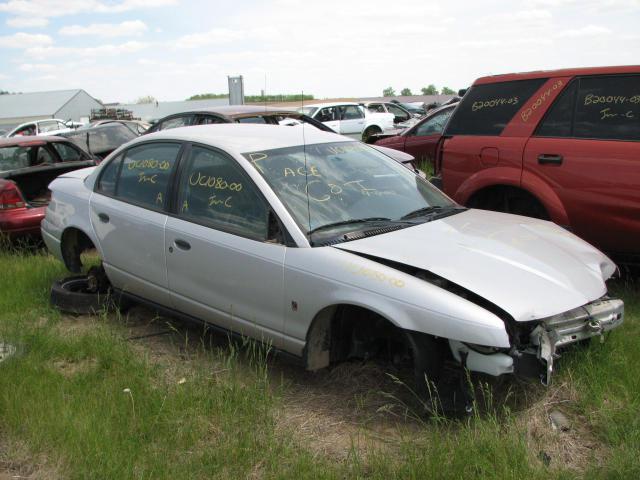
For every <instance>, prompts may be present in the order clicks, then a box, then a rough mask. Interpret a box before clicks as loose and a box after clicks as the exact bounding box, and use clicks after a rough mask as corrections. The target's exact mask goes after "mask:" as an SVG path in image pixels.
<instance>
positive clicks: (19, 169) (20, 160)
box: [0, 137, 96, 239]
mask: <svg viewBox="0 0 640 480" xmlns="http://www.w3.org/2000/svg"><path fill="white" fill-rule="evenodd" d="M95 164H96V163H95V160H94V159H93V158H92V157H91V156H90V155H88V154H87V153H86V152H84V151H83V150H81V149H80V148H78V147H77V146H76V145H74V144H73V143H71V142H69V141H68V140H65V139H64V138H59V137H14V138H10V139H0V234H2V235H4V236H8V237H10V238H12V239H15V238H20V237H25V236H36V237H39V236H40V222H41V221H42V219H43V218H44V214H45V207H46V205H47V203H49V190H48V188H47V185H49V183H50V182H51V181H52V180H53V179H54V178H55V177H57V176H58V175H60V174H62V173H66V172H69V171H72V170H77V169H79V168H84V167H88V166H91V165H95Z"/></svg>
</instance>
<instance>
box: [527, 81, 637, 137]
mask: <svg viewBox="0 0 640 480" xmlns="http://www.w3.org/2000/svg"><path fill="white" fill-rule="evenodd" d="M536 136H539V137H561V138H563V137H566V138H590V139H600V140H636V141H637V140H640V75H619V76H599V77H582V78H579V79H576V80H574V81H573V82H572V83H571V84H570V85H569V86H568V87H567V89H566V90H565V91H564V92H562V94H561V95H560V97H559V98H558V99H557V100H556V101H555V103H554V104H553V106H552V107H551V108H550V109H549V112H548V113H547V115H546V116H545V118H544V119H543V121H542V122H541V123H540V126H539V127H538V129H537V131H536Z"/></svg>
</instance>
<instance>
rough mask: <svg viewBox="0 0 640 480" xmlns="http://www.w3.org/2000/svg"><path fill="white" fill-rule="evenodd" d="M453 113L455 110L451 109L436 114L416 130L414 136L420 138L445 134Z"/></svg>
mask: <svg viewBox="0 0 640 480" xmlns="http://www.w3.org/2000/svg"><path fill="white" fill-rule="evenodd" d="M452 112H453V108H450V109H448V110H446V111H444V112H439V113H436V114H435V115H434V116H433V117H431V118H429V119H428V120H427V121H425V122H424V123H423V124H422V125H420V126H418V128H416V130H415V132H414V135H416V136H418V137H422V136H426V135H439V134H441V133H442V132H443V130H444V127H445V126H446V125H447V121H448V120H449V117H450V116H451V113H452Z"/></svg>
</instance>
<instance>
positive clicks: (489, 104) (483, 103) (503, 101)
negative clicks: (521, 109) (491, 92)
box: [471, 97, 520, 112]
mask: <svg viewBox="0 0 640 480" xmlns="http://www.w3.org/2000/svg"><path fill="white" fill-rule="evenodd" d="M518 103H520V99H519V98H518V97H511V98H494V99H491V100H479V101H476V102H473V105H471V111H472V112H477V111H478V110H482V109H483V108H494V107H501V106H503V105H518Z"/></svg>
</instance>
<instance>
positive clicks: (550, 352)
mask: <svg viewBox="0 0 640 480" xmlns="http://www.w3.org/2000/svg"><path fill="white" fill-rule="evenodd" d="M623 319H624V303H623V301H622V300H619V299H613V298H611V299H609V298H608V299H600V300H598V301H595V302H592V303H589V304H587V305H585V306H583V307H579V308H576V309H573V310H570V311H568V312H565V313H561V314H559V315H555V316H553V317H549V318H545V319H544V320H542V321H541V322H540V324H539V325H538V326H537V327H536V328H534V329H533V331H532V332H531V335H530V339H531V344H532V345H534V346H535V347H537V348H536V356H537V358H538V360H540V361H541V362H542V364H543V365H544V366H545V367H546V373H545V374H543V375H542V383H544V384H545V385H548V384H549V383H550V381H551V374H552V373H553V361H554V359H556V358H558V356H559V355H558V354H557V351H558V349H559V348H562V347H564V346H566V345H570V344H572V343H576V342H580V341H581V340H586V339H588V338H591V337H595V336H601V335H602V334H604V333H606V332H608V331H610V330H612V329H614V328H616V327H618V326H619V325H620V324H621V323H622V321H623ZM524 353H530V352H526V351H525V352H524Z"/></svg>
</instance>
